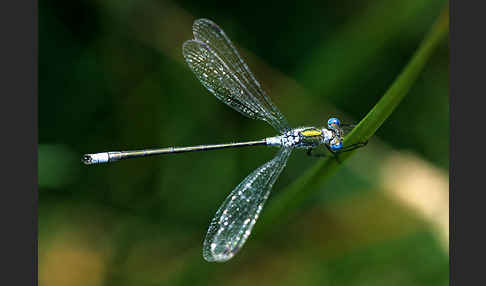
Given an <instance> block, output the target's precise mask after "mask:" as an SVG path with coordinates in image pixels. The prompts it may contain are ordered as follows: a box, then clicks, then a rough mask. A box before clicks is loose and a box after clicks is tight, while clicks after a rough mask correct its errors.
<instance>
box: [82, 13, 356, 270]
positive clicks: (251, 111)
mask: <svg viewBox="0 0 486 286" xmlns="http://www.w3.org/2000/svg"><path fill="white" fill-rule="evenodd" d="M193 34H194V39H193V40H189V41H186V42H185V43H184V44H183V47H182V50H183V55H184V58H185V60H186V62H187V64H188V65H189V67H190V68H191V70H192V71H193V72H194V74H195V75H196V77H197V78H198V79H199V81H200V82H201V83H202V84H203V85H204V86H205V87H206V88H207V89H208V90H209V91H210V92H211V93H212V94H213V95H214V96H216V98H218V99H219V100H221V101H222V102H223V103H225V104H227V105H228V106H230V107H231V108H233V109H234V110H236V111H238V112H240V113H241V114H243V115H244V116H246V117H249V118H252V119H259V120H263V121H265V122H267V123H268V124H270V125H271V126H272V127H273V128H274V129H275V130H276V131H277V132H278V135H277V136H274V137H268V138H265V139H261V140H256V141H248V142H237V143H227V144H214V145H199V146H189V147H168V148H160V149H146V150H135V151H115V152H102V153H95V154H85V155H84V156H83V162H84V163H85V164H87V165H91V164H97V163H107V162H113V161H118V160H121V159H127V158H135V157H144V156H153V155H160V154H172V153H182V152H192V151H207V150H215V149H224V148H237V147H243V146H257V145H266V146H275V147H279V148H280V149H279V151H278V153H277V154H276V155H275V157H274V158H273V159H272V160H270V161H268V162H267V163H265V164H263V165H262V166H260V167H259V168H257V169H256V170H254V171H253V172H252V173H250V174H249V175H248V176H247V177H246V178H245V179H244V180H243V181H242V182H241V183H240V184H239V185H238V186H236V187H235V189H233V191H232V192H231V193H230V194H229V195H228V197H227V198H226V199H225V200H224V202H223V203H222V204H221V206H220V207H219V209H218V211H217V212H216V214H215V216H214V218H213V219H212V221H211V223H210V225H209V229H208V232H207V234H206V237H205V239H204V243H203V257H204V259H206V260H207V261H217V262H224V261H227V260H228V259H231V258H232V257H233V256H234V255H235V254H236V253H237V252H238V250H240V249H241V247H242V246H243V244H244V243H245V241H246V239H247V238H248V236H249V235H250V233H251V230H252V228H253V226H254V224H255V222H256V220H257V218H258V216H259V214H260V212H261V210H262V208H263V205H264V204H265V201H266V200H267V198H268V196H269V194H270V190H271V189H272V186H273V184H274V183H275V181H276V180H277V178H278V176H279V175H280V173H281V172H282V170H283V169H284V167H285V165H286V163H287V159H288V158H289V156H290V154H291V153H292V150H293V149H307V150H308V154H310V152H311V151H312V149H313V148H315V147H317V146H319V145H324V146H326V147H327V148H328V149H329V151H331V152H332V153H333V154H336V153H339V152H344V151H349V150H352V149H355V148H357V147H361V146H362V145H364V144H366V143H360V144H355V145H351V146H348V147H346V148H342V146H343V130H342V125H341V124H340V122H339V120H338V119H337V118H330V119H329V120H328V122H327V126H326V127H324V128H315V127H302V128H295V129H292V128H290V127H289V125H288V123H287V120H286V119H285V117H284V115H283V114H282V113H281V112H280V110H279V109H278V108H277V107H276V106H275V105H274V104H273V103H272V101H271V100H270V98H269V97H268V96H267V95H266V94H265V92H264V91H263V89H262V87H261V86H260V84H259V83H258V81H257V80H256V79H255V77H254V76H253V74H252V73H251V71H250V69H249V68H248V66H247V65H246V63H245V62H244V61H243V59H242V58H241V57H240V55H239V53H238V52H237V51H236V49H235V47H234V46H233V44H232V43H231V41H230V40H229V38H228V37H227V36H226V34H225V33H224V32H223V30H221V28H219V27H218V26H217V25H216V24H214V23H213V22H212V21H210V20H207V19H199V20H196V21H195V22H194V25H193Z"/></svg>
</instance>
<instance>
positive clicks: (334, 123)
mask: <svg viewBox="0 0 486 286" xmlns="http://www.w3.org/2000/svg"><path fill="white" fill-rule="evenodd" d="M339 124H341V123H340V122H339V119H337V118H335V117H332V118H329V120H328V121H327V126H328V127H329V128H330V129H335V128H336V127H338V126H339Z"/></svg>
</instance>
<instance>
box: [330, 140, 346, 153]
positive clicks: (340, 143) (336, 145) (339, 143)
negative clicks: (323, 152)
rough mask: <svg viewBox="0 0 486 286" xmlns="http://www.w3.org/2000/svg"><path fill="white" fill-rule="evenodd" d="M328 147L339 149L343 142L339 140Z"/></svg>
mask: <svg viewBox="0 0 486 286" xmlns="http://www.w3.org/2000/svg"><path fill="white" fill-rule="evenodd" d="M329 147H331V150H333V151H335V150H339V149H341V147H343V142H341V141H339V142H338V143H336V144H331V145H329Z"/></svg>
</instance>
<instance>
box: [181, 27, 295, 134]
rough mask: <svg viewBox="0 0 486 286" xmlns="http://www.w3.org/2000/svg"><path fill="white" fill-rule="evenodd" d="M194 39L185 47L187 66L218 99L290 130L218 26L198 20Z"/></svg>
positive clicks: (249, 114) (285, 129) (278, 129)
mask: <svg viewBox="0 0 486 286" xmlns="http://www.w3.org/2000/svg"><path fill="white" fill-rule="evenodd" d="M193 33H194V38H195V39H194V40H189V41H187V42H185V43H184V45H183V54H184V57H185V59H186V62H187V64H188V65H189V67H190V68H191V69H192V71H193V72H194V73H195V74H196V76H197V78H198V79H199V80H200V81H201V83H202V84H203V85H204V86H205V87H206V88H207V89H208V90H209V91H210V92H211V93H213V94H214V95H215V96H216V97H217V98H218V99H220V100H221V101H223V102H224V103H226V104H227V105H229V106H231V107H232V108H234V109H235V110H237V111H238V112H240V113H242V114H243V115H245V116H247V117H249V118H253V119H260V120H264V121H266V122H267V123H269V124H270V125H272V126H273V128H275V129H276V130H277V131H279V132H280V133H283V132H284V131H287V130H289V129H290V128H289V126H288V123H287V120H286V119H285V117H284V116H283V114H282V113H281V112H280V111H279V110H278V108H277V107H276V106H275V105H274V104H273V103H272V101H271V100H270V98H269V97H268V96H267V95H266V94H265V92H264V91H263V89H262V88H261V86H260V84H259V83H258V81H257V80H256V79H255V77H254V76H253V74H252V73H251V71H250V69H249V68H248V66H247V65H246V63H245V62H244V61H243V59H242V58H241V57H240V55H239V54H238V52H237V51H236V49H235V48H234V46H233V44H232V43H231V41H230V40H229V39H228V37H227V36H226V35H225V33H224V32H223V30H221V29H220V28H219V27H218V26H217V25H216V24H214V23H213V22H211V21H210V20H207V19H199V20H196V21H195V22H194V25H193Z"/></svg>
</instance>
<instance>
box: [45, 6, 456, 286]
mask: <svg viewBox="0 0 486 286" xmlns="http://www.w3.org/2000/svg"><path fill="white" fill-rule="evenodd" d="M446 5H447V1H444V0H428V1H423V0H408V1H403V0H369V1H352V0H344V1H306V0H304V1H297V2H287V3H284V2H265V1H253V0H250V1H242V2H228V1H227V2H222V1H177V2H171V1H161V0H157V1H155V0H153V1H151V0H147V1H113V0H111V1H110V0H107V1H96V0H87V1H71V2H69V1H68V2H66V1H45V0H41V1H39V150H38V154H39V160H38V162H39V163H38V164H39V166H38V167H39V208H38V214H39V216H38V217H39V220H38V221H39V240H38V241H39V244H38V245H39V284H40V285H50V286H56V285H84V286H86V285H208V284H211V285H227V284H231V285H447V284H448V282H449V253H448V232H449V227H448V218H449V216H448V211H449V210H448V206H449V201H448V168H449V156H448V154H449V97H448V82H449V81H448V78H449V73H448V67H449V60H448V57H449V55H448V43H447V41H444V42H443V43H442V44H441V45H440V47H439V48H438V49H437V50H436V52H435V53H434V55H433V57H432V58H431V59H430V61H429V63H428V64H427V66H426V68H425V70H424V72H423V73H422V74H421V76H420V77H419V79H418V80H417V82H416V83H415V84H414V86H413V88H412V89H411V90H410V93H409V95H408V96H407V97H406V98H405V99H404V101H403V102H402V104H401V105H400V106H399V107H398V108H397V110H396V111H395V112H394V113H393V114H392V115H391V117H390V118H389V119H388V120H387V121H386V122H385V123H384V125H383V126H382V127H381V128H380V129H379V130H378V132H377V134H376V136H374V137H373V138H372V140H370V143H369V144H368V146H367V147H366V148H363V149H361V150H359V151H358V152H356V154H355V155H354V156H353V157H352V158H351V159H350V160H347V161H346V162H345V163H344V164H343V166H341V168H340V169H339V171H338V172H337V173H336V174H335V175H334V176H332V178H331V179H330V180H328V181H326V182H325V183H323V184H322V185H320V186H318V187H319V191H318V192H316V193H317V194H318V195H316V196H313V197H309V198H308V201H306V202H305V204H303V205H302V206H301V207H300V208H299V210H298V211H297V212H295V213H293V214H292V216H291V219H290V220H287V221H283V222H281V223H279V224H278V225H275V226H274V225H273V223H272V224H270V223H267V224H265V221H264V219H265V218H264V217H265V216H264V213H265V208H264V209H263V216H262V218H261V219H260V221H259V222H258V223H257V227H260V228H259V229H257V230H266V231H264V232H262V231H257V232H255V233H253V234H252V236H250V238H249V240H248V241H247V243H246V245H245V247H244V248H243V249H242V250H241V251H240V252H239V253H238V254H237V255H236V256H235V257H234V258H233V259H232V260H230V261H229V262H227V263H224V264H215V263H208V262H206V261H204V260H203V258H202V255H201V252H202V241H203V239H204V235H205V234H206V230H207V227H208V225H209V222H210V220H211V218H212V216H213V215H214V213H215V212H216V210H217V208H218V207H219V205H220V204H221V203H222V201H223V200H224V198H225V197H226V196H227V195H228V194H229V192H230V191H231V190H232V189H233V187H234V186H236V185H237V184H238V183H239V182H240V181H241V180H242V179H243V178H244V177H245V176H246V175H247V174H248V173H250V172H251V171H252V170H254V169H255V168H257V167H258V166H259V165H261V164H263V163H264V162H266V160H269V159H271V158H272V157H273V155H274V154H275V153H276V149H271V148H262V147H255V148H247V149H246V148H244V149H239V150H220V151H211V152H199V153H187V154H181V155H174V156H163V157H154V158H144V159H133V160H127V161H123V162H118V163H114V164H109V165H100V166H90V167H86V166H84V165H83V164H82V163H81V162H80V158H81V156H82V155H83V154H84V153H92V152H101V151H113V150H130V149H141V148H150V147H165V146H189V145H198V144H210V143H224V142H232V141H245V140H254V139H260V138H264V137H268V136H273V135H274V133H275V132H274V130H273V129H272V128H271V127H270V126H268V125H267V124H265V123H263V122H261V121H254V120H250V119H247V118H245V117H243V116H241V115H240V114H239V113H237V112H235V111H233V110H232V109H230V108H229V107H227V106H226V105H224V104H221V102H219V101H218V100H217V99H216V98H215V97H214V96H212V95H211V94H210V93H209V92H208V91H207V90H205V88H204V87H203V86H202V85H201V84H200V83H199V81H198V80H197V79H196V78H195V76H194V75H193V74H192V72H191V71H190V69H189V68H188V66H187V65H186V64H185V62H184V60H183V57H182V51H181V46H182V43H183V42H184V41H185V40H188V39H191V38H192V31H191V25H192V22H193V20H195V19H197V18H202V17H204V18H209V19H212V20H213V21H214V22H216V23H217V24H218V25H219V26H220V27H222V28H223V29H224V30H225V32H226V34H227V35H228V36H229V37H230V38H231V40H232V41H233V42H234V43H235V45H236V46H237V48H238V50H239V51H240V52H241V54H242V55H243V57H244V58H245V59H246V60H247V62H248V64H249V66H250V69H251V70H252V71H253V72H254V73H255V75H256V77H257V78H258V79H259V81H260V83H261V84H262V86H263V88H264V89H265V90H266V91H267V93H268V94H269V95H270V97H271V98H272V100H273V101H274V102H275V104H276V105H277V106H278V107H279V108H280V110H281V111H282V112H283V113H284V114H285V115H286V117H287V119H288V121H289V123H290V124H291V126H294V127H297V126H323V125H325V122H327V119H328V118H329V117H330V116H336V117H339V118H342V121H347V122H358V121H359V120H360V119H361V118H362V117H363V116H365V115H366V113H367V112H368V111H369V110H370V109H371V108H372V107H373V105H374V104H375V103H376V102H377V101H378V100H379V98H380V97H381V96H382V95H383V93H384V92H385V91H386V89H387V87H388V86H389V85H390V84H391V83H392V82H393V81H394V79H395V77H396V76H397V75H398V74H399V73H400V71H401V69H402V68H403V67H404V66H405V65H406V63H407V62H408V60H409V59H410V58H411V56H412V54H413V52H414V51H415V50H416V48H417V47H418V45H419V43H420V41H421V39H422V38H423V37H424V35H425V34H426V32H427V31H428V30H429V28H430V26H431V25H432V24H433V22H434V20H435V19H436V18H437V17H438V16H439V14H440V12H441V10H442V9H443V8H444V7H445V6H446ZM317 160H318V159H316V158H312V157H308V156H306V155H305V152H303V151H296V152H294V154H293V155H292V156H291V158H290V160H289V162H288V165H287V168H286V169H285V170H284V171H283V173H282V175H281V176H280V178H279V179H278V181H277V183H276V185H275V186H274V188H273V191H272V194H271V196H270V198H269V201H268V202H267V204H272V199H274V198H276V197H278V196H279V191H280V190H282V189H284V188H285V187H286V186H287V185H289V184H290V183H291V182H293V181H294V180H295V179H296V178H298V177H299V175H301V174H302V173H303V172H304V171H305V170H306V169H308V168H309V167H310V166H312V165H313V164H315V162H316V161H317Z"/></svg>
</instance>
